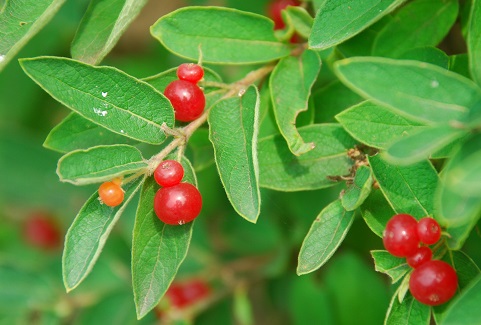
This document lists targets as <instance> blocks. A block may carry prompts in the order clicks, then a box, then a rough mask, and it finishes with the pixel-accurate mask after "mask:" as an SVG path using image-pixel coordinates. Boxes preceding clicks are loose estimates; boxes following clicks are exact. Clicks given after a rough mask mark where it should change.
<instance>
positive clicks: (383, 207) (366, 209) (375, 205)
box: [361, 190, 396, 237]
mask: <svg viewBox="0 0 481 325" xmlns="http://www.w3.org/2000/svg"><path fill="white" fill-rule="evenodd" d="M395 214H396V212H394V210H393V209H392V207H391V206H390V205H389V203H388V202H387V201H386V198H385V197H384V195H383V194H382V192H381V191H380V190H375V191H372V192H371V194H370V195H369V196H368V198H367V199H366V201H364V203H363V204H362V206H361V215H362V217H363V218H364V221H365V222H366V224H367V225H368V227H369V228H370V229H371V230H372V232H373V233H375V234H376V235H378V236H379V237H382V233H383V231H384V228H386V224H387V222H388V221H389V219H391V217H392V216H393V215H395Z"/></svg>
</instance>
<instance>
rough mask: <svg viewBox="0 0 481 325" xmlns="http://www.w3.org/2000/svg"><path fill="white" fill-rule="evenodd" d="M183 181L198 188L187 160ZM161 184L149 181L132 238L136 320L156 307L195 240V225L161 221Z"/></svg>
mask: <svg viewBox="0 0 481 325" xmlns="http://www.w3.org/2000/svg"><path fill="white" fill-rule="evenodd" d="M182 165H183V166H184V171H185V174H184V178H183V181H185V182H189V183H192V184H194V185H197V181H196V178H195V174H194V171H193V169H192V166H191V165H190V163H189V161H188V160H187V159H185V158H184V159H183V160H182ZM158 188H159V187H158V185H157V183H156V182H155V180H154V179H153V177H150V178H148V179H147V180H146V181H145V183H144V186H143V187H142V192H141V194H140V201H139V206H138V208H137V216H136V218H135V225H134V232H133V239H132V286H133V290H134V301H135V306H136V311H137V318H139V319H140V318H142V317H144V316H145V315H146V314H147V313H148V312H149V311H150V310H152V308H154V307H155V306H156V305H157V304H158V303H159V300H160V299H161V298H162V296H163V295H164V293H165V292H166V291H167V288H168V287H169V286H170V284H171V283H172V280H173V279H174V277H175V275H176V274H177V271H178V269H179V267H180V265H181V264H182V262H183V261H184V259H185V257H186V255H187V250H188V249H189V245H190V240H191V238H192V227H193V222H189V223H187V224H185V225H179V226H171V225H167V224H165V223H163V222H162V221H160V220H159V219H158V218H157V216H156V215H155V212H154V197H155V193H156V191H157V190H158Z"/></svg>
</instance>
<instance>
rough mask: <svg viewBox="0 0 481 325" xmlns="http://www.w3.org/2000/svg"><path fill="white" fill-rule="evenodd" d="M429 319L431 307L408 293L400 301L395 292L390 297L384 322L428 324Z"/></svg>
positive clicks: (395, 324) (386, 324)
mask: <svg viewBox="0 0 481 325" xmlns="http://www.w3.org/2000/svg"><path fill="white" fill-rule="evenodd" d="M430 320H431V307H429V306H427V305H423V304H422V303H420V302H419V301H417V300H416V299H414V298H413V296H411V294H409V293H408V294H407V295H406V296H405V297H404V299H403V301H402V303H400V302H399V300H398V295H397V292H396V293H395V294H394V295H393V297H392V299H391V304H390V305H389V309H388V311H387V315H386V319H385V320H384V324H385V325H398V324H405V325H423V324H424V325H429V324H430Z"/></svg>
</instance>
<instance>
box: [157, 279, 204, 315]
mask: <svg viewBox="0 0 481 325" xmlns="http://www.w3.org/2000/svg"><path fill="white" fill-rule="evenodd" d="M209 293H210V287H209V286H208V285H207V283H205V282H204V281H202V280H199V279H193V280H190V281H188V282H184V283H173V284H172V285H171V286H170V287H169V289H168V290H167V292H166V293H165V295H166V297H168V299H169V301H170V304H171V306H173V307H176V308H184V307H187V306H189V305H192V304H194V303H195V302H197V301H199V300H201V299H203V298H205V297H207V296H208V295H209Z"/></svg>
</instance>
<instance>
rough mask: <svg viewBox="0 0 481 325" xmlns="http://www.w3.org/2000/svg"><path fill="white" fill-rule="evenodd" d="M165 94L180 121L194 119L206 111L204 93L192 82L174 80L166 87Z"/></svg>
mask: <svg viewBox="0 0 481 325" xmlns="http://www.w3.org/2000/svg"><path fill="white" fill-rule="evenodd" d="M164 95H165V97H167V98H168V99H169V100H170V103H171V104H172V107H174V111H175V118H176V119H177V120H179V121H182V122H190V121H193V120H195V119H196V118H198V117H199V116H200V115H201V114H202V112H203V111H204V107H205V96H204V93H203V92H202V90H201V89H200V88H199V86H197V85H196V84H193V83H192V82H188V81H185V80H174V81H172V82H171V83H170V84H169V85H168V86H167V88H165V91H164Z"/></svg>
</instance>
